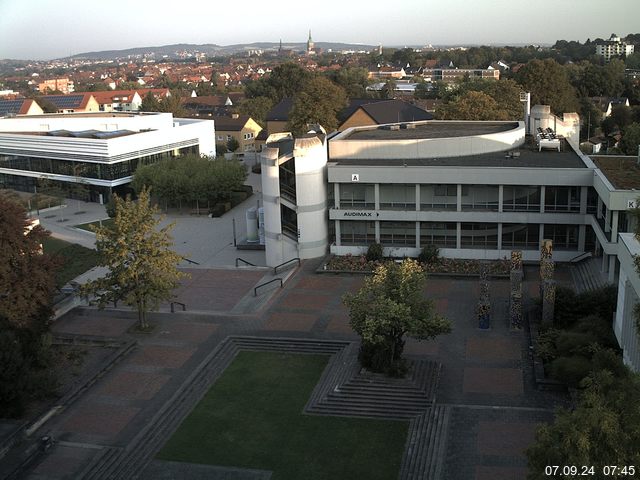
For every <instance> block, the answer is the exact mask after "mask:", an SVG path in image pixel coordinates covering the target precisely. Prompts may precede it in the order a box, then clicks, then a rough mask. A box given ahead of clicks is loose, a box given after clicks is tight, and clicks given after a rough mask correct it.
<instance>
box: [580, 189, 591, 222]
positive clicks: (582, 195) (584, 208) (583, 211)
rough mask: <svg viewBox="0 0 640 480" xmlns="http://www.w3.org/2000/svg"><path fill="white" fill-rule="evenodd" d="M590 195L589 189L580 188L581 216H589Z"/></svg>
mask: <svg viewBox="0 0 640 480" xmlns="http://www.w3.org/2000/svg"><path fill="white" fill-rule="evenodd" d="M588 194H589V187H580V214H581V215H586V214H587V195H588Z"/></svg>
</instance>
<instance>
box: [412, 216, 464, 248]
mask: <svg viewBox="0 0 640 480" xmlns="http://www.w3.org/2000/svg"><path fill="white" fill-rule="evenodd" d="M457 231H458V229H457V226H456V223H455V222H446V223H436V222H420V246H421V247H425V246H427V245H435V246H436V247H438V248H456V246H457V243H456V237H457Z"/></svg>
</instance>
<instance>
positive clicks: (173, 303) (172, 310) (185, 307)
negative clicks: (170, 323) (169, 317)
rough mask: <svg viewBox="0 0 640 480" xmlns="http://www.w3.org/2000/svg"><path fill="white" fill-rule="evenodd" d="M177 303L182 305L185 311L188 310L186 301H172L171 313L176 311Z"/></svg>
mask: <svg viewBox="0 0 640 480" xmlns="http://www.w3.org/2000/svg"><path fill="white" fill-rule="evenodd" d="M176 304H177V305H180V306H181V307H182V311H183V312H186V311H187V306H186V305H185V304H184V303H182V302H171V304H170V305H171V313H175V308H174V305H176Z"/></svg>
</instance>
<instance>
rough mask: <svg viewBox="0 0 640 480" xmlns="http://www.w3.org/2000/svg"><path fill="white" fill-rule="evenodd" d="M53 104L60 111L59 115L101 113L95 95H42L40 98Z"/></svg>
mask: <svg viewBox="0 0 640 480" xmlns="http://www.w3.org/2000/svg"><path fill="white" fill-rule="evenodd" d="M40 98H41V99H43V100H46V101H47V102H50V103H52V104H53V105H55V106H56V107H57V109H58V111H57V113H81V112H99V111H100V105H99V104H98V102H97V101H96V99H95V97H94V96H93V93H77V94H71V95H42V96H41V97H40Z"/></svg>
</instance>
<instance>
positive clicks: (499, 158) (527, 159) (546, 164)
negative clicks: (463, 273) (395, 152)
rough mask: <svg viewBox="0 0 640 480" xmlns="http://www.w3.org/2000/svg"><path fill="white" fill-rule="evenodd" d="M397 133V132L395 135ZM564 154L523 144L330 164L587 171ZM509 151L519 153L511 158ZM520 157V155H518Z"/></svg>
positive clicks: (567, 151) (573, 155)
mask: <svg viewBox="0 0 640 480" xmlns="http://www.w3.org/2000/svg"><path fill="white" fill-rule="evenodd" d="M393 133H397V132H393ZM564 148H565V151H563V152H558V151H555V150H542V151H541V152H539V151H538V149H537V148H535V147H534V146H528V145H524V146H522V147H520V148H519V149H517V150H506V151H502V152H492V153H483V154H479V155H468V156H462V157H443V158H409V159H405V158H398V159H360V158H357V159H356V158H344V159H342V158H339V159H332V158H330V159H329V161H330V162H332V163H334V164H336V165H345V166H348V165H357V166H370V167H377V166H389V167H402V166H405V165H406V166H408V167H503V168H513V167H523V168H587V166H586V165H585V163H584V162H583V161H582V159H581V158H580V156H578V155H577V154H576V153H575V152H573V150H572V149H571V147H570V146H569V145H565V147H564ZM510 152H516V156H513V157H512V156H511V155H510ZM518 154H519V156H518Z"/></svg>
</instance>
